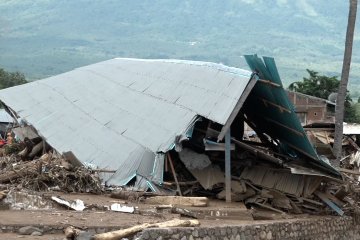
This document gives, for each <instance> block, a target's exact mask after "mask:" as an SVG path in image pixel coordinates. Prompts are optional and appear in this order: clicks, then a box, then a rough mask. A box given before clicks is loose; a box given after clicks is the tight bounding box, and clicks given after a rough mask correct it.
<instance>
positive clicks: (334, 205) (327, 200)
mask: <svg viewBox="0 0 360 240" xmlns="http://www.w3.org/2000/svg"><path fill="white" fill-rule="evenodd" d="M314 194H315V195H316V196H318V197H319V198H320V199H321V200H322V201H323V202H324V203H326V205H328V206H329V207H330V208H331V209H332V210H334V211H335V212H336V213H337V214H339V215H340V216H342V215H344V211H343V210H341V208H339V207H338V206H337V205H336V204H335V203H333V202H332V201H331V200H330V199H329V198H328V197H327V196H326V195H325V194H324V193H322V192H319V191H316V192H315V193H314Z"/></svg>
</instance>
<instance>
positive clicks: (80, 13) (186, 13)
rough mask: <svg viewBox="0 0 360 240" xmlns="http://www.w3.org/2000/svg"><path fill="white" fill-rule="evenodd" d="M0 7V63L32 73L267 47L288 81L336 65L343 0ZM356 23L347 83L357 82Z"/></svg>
mask: <svg viewBox="0 0 360 240" xmlns="http://www.w3.org/2000/svg"><path fill="white" fill-rule="evenodd" d="M0 12H1V15H0V52H1V55H0V67H3V68H5V69H6V70H19V71H22V72H24V73H25V75H26V76H27V77H28V78H30V79H39V78H44V77H46V76H50V75H54V74H58V73H62V72H65V71H68V70H71V69H73V68H75V67H79V66H83V65H86V64H90V63H94V62H98V61H102V60H105V59H109V58H113V57H139V58H179V59H192V60H203V61H213V62H221V63H224V64H226V65H230V66H237V67H245V64H244V61H243V59H242V57H241V56H242V55H243V54H249V53H251V54H252V53H257V54H259V55H267V56H273V57H275V58H276V61H277V63H278V67H279V70H280V74H281V76H282V78H283V81H284V82H285V83H287V84H288V83H289V82H292V81H297V80H301V79H302V77H303V76H305V75H306V71H305V69H306V68H310V69H313V70H315V71H318V72H320V73H322V74H328V75H331V76H333V75H335V76H339V75H340V72H341V66H342V57H343V49H344V39H345V31H346V24H347V14H348V2H347V1H343V0H333V1H331V3H329V1H326V0H297V1H289V0H272V1H265V0H227V1H218V0H196V1H195V0H193V1H190V0H187V1H185V0H183V1H173V0H167V1H165V0H143V1H140V0H134V1H125V0H97V1H91V0H76V1H67V0H37V1H32V0H2V1H0ZM357 22H359V21H357ZM357 25H359V24H357ZM359 31H360V29H359V27H358V28H357V33H356V37H355V38H356V39H355V43H354V52H353V65H352V71H351V84H352V90H353V93H355V91H356V90H357V84H359V83H360V50H359V49H360V36H359V34H358V33H359ZM359 92H360V88H359ZM358 94H359V93H357V95H358Z"/></svg>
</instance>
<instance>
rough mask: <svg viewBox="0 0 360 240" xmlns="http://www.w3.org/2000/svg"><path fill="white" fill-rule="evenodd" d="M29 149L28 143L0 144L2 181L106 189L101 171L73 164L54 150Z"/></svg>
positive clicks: (38, 188) (29, 186)
mask: <svg viewBox="0 0 360 240" xmlns="http://www.w3.org/2000/svg"><path fill="white" fill-rule="evenodd" d="M35 146H36V145H35ZM34 148H35V147H34ZM26 149H27V147H26V146H25V145H24V143H12V144H8V145H5V146H4V147H3V148H0V154H1V157H0V183H2V184H11V185H12V186H16V187H18V188H25V189H29V190H34V191H51V190H53V191H54V190H57V191H64V192H91V193H101V192H102V189H103V187H102V186H101V181H100V179H99V176H98V174H97V173H94V172H92V171H91V170H89V169H87V168H86V167H83V166H74V165H72V164H71V163H70V162H69V161H67V160H66V159H64V158H63V157H62V156H61V155H59V154H57V153H56V152H55V151H53V150H50V151H48V152H47V153H44V154H41V153H37V154H36V155H32V154H28V155H26V154H24V152H26V151H27V150H26ZM28 153H31V152H29V151H28Z"/></svg>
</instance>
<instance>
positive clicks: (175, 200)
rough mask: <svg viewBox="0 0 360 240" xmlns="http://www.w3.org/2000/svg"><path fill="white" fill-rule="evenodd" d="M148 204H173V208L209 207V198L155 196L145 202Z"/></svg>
mask: <svg viewBox="0 0 360 240" xmlns="http://www.w3.org/2000/svg"><path fill="white" fill-rule="evenodd" d="M144 203H146V204H161V205H167V204H171V205H173V206H188V207H207V206H208V204H209V199H208V198H207V197H179V196H155V197H149V198H146V199H145V200H144Z"/></svg>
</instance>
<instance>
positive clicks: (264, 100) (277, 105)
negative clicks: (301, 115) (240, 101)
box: [259, 98, 291, 113]
mask: <svg viewBox="0 0 360 240" xmlns="http://www.w3.org/2000/svg"><path fill="white" fill-rule="evenodd" d="M259 99H260V100H261V101H263V103H264V105H265V106H266V107H267V106H268V104H269V105H271V106H273V107H276V108H278V109H279V110H280V112H287V113H291V110H289V109H287V108H285V107H283V106H280V105H279V104H276V103H273V102H271V101H269V100H267V99H265V98H259Z"/></svg>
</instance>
